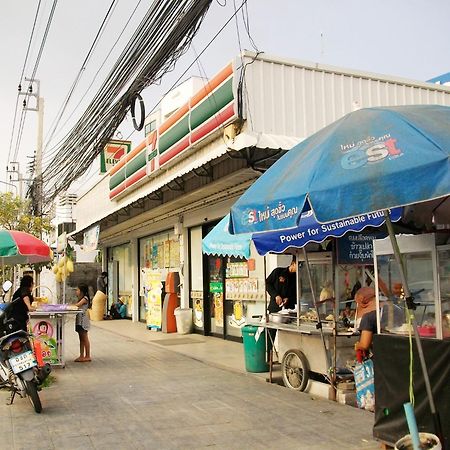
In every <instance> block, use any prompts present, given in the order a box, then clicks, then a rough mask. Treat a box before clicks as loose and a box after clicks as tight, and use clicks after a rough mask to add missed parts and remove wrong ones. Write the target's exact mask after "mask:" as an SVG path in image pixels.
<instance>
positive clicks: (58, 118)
mask: <svg viewBox="0 0 450 450" xmlns="http://www.w3.org/2000/svg"><path fill="white" fill-rule="evenodd" d="M116 4H117V0H112V2H111V4H110V5H109V8H108V11H107V12H106V15H105V17H104V18H103V21H102V23H101V25H100V28H99V29H98V31H97V34H96V36H95V38H94V42H93V43H92V45H91V48H90V49H89V51H88V53H87V55H86V57H85V58H84V61H83V63H82V64H81V67H80V70H79V71H78V74H77V76H76V77H75V80H74V81H73V83H72V86H71V87H70V89H69V92H68V94H67V95H66V98H65V100H64V102H63V104H62V105H61V108H60V109H59V112H58V114H57V116H56V119H55V121H54V122H53V124H52V126H51V127H50V128H51V131H50V136H49V138H48V139H47V143H48V142H50V141H51V140H52V138H53V136H54V134H55V131H56V128H57V127H58V125H59V123H60V121H61V119H62V116H63V115H64V113H65V111H66V108H67V105H68V104H69V101H70V99H71V98H72V95H73V93H74V91H75V89H76V87H77V85H78V83H79V82H80V79H81V77H82V75H83V72H84V71H85V70H86V66H87V64H88V62H89V59H90V58H91V56H92V53H93V52H94V49H95V47H96V46H97V44H98V41H99V40H100V37H101V35H102V34H103V31H104V30H105V27H106V24H107V23H108V20H109V19H110V17H111V14H112V11H113V10H114V8H115V6H116Z"/></svg>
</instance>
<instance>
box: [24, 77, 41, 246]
mask: <svg viewBox="0 0 450 450" xmlns="http://www.w3.org/2000/svg"><path fill="white" fill-rule="evenodd" d="M25 81H29V82H30V88H29V89H28V90H27V91H26V92H21V93H20V94H19V95H25V96H28V97H34V98H35V99H36V107H35V108H33V107H31V106H28V104H27V103H26V101H25V102H24V107H23V109H24V110H26V111H36V112H37V113H38V129H37V146H36V154H35V160H34V179H35V183H36V190H35V198H34V205H33V207H34V213H35V214H36V215H37V216H38V217H41V216H42V201H43V187H42V149H43V142H44V137H43V136H44V98H43V97H41V96H40V89H41V82H40V81H39V80H35V79H32V78H25ZM32 83H35V84H36V89H32V88H31V84H32ZM41 238H42V232H41Z"/></svg>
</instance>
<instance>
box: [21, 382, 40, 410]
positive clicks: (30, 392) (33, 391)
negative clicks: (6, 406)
mask: <svg viewBox="0 0 450 450" xmlns="http://www.w3.org/2000/svg"><path fill="white" fill-rule="evenodd" d="M25 387H26V391H27V396H28V398H29V400H30V403H31V404H32V405H33V408H34V410H35V411H36V412H37V413H40V412H41V411H42V404H41V399H40V398H39V394H38V390H37V385H36V383H35V382H34V381H25Z"/></svg>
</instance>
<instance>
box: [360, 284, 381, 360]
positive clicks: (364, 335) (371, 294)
mask: <svg viewBox="0 0 450 450" xmlns="http://www.w3.org/2000/svg"><path fill="white" fill-rule="evenodd" d="M355 301H356V315H357V317H358V318H361V322H360V324H359V332H360V333H361V337H360V339H359V341H358V342H356V344H355V350H356V351H358V350H361V351H363V352H365V353H368V352H369V350H370V348H371V346H372V339H373V335H374V334H376V333H377V311H376V301H375V289H373V288H371V287H369V286H364V287H362V288H360V289H358V291H357V292H356V294H355Z"/></svg>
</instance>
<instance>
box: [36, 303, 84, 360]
mask: <svg viewBox="0 0 450 450" xmlns="http://www.w3.org/2000/svg"><path fill="white" fill-rule="evenodd" d="M80 313H81V310H80V311H77V310H66V311H62V310H61V311H33V312H30V319H31V320H30V322H31V328H32V331H33V334H34V336H35V338H37V339H38V340H39V341H40V343H41V347H42V356H43V359H44V361H45V362H48V363H50V364H51V365H52V366H58V367H65V364H66V363H65V358H64V357H65V355H64V345H65V343H64V326H65V323H66V322H67V319H68V318H69V317H74V316H75V315H76V314H80Z"/></svg>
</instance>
